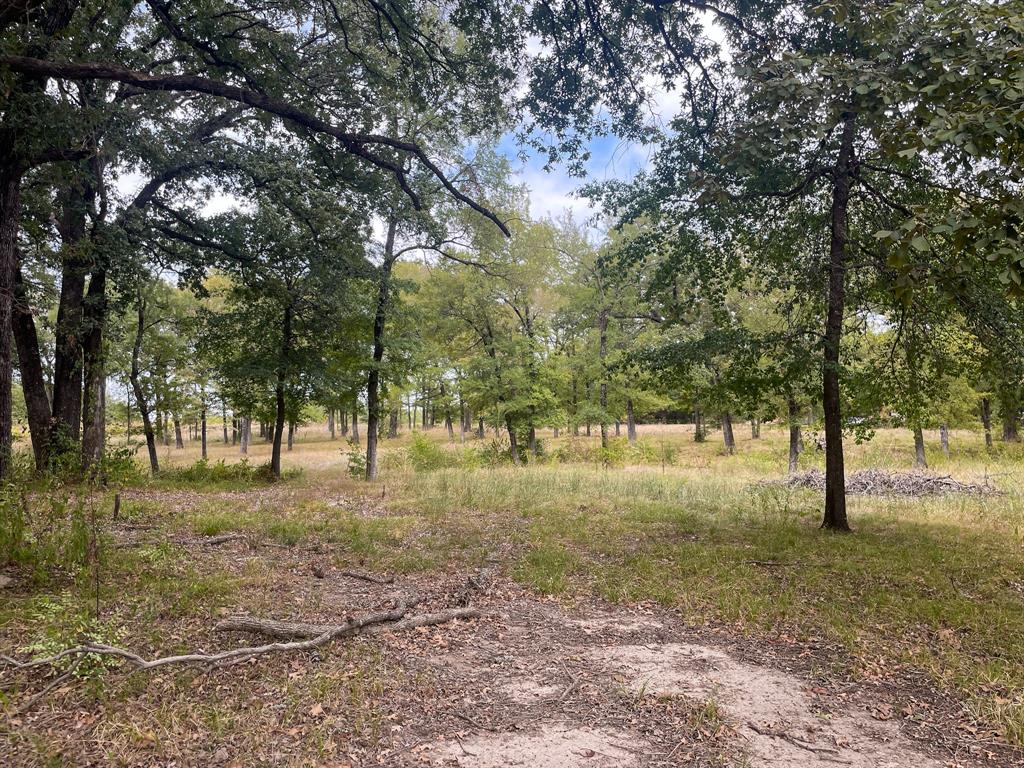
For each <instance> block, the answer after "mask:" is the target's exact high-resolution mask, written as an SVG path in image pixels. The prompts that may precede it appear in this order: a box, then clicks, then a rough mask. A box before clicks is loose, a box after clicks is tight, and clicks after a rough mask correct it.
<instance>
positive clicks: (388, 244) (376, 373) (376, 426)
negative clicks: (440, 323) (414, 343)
mask: <svg viewBox="0 0 1024 768" xmlns="http://www.w3.org/2000/svg"><path fill="white" fill-rule="evenodd" d="M397 232H398V218H397V217H396V216H395V215H394V214H392V216H391V218H390V219H389V220H388V232H387V236H386V237H385V240H384V260H383V261H382V262H381V266H380V283H379V285H378V286H377V311H376V312H375V313H374V316H373V362H372V363H371V364H370V375H369V376H368V377H367V381H366V479H367V480H375V479H376V478H377V435H378V433H379V431H380V393H379V391H378V390H379V388H380V368H381V363H382V361H383V360H384V329H385V327H386V323H387V317H388V308H389V304H390V301H391V299H390V297H391V270H392V267H394V264H395V235H396V234H397Z"/></svg>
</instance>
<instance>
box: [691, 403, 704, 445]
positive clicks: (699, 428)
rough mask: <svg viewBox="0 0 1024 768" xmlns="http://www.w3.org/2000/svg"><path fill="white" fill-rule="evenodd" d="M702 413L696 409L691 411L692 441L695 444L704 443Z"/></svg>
mask: <svg viewBox="0 0 1024 768" xmlns="http://www.w3.org/2000/svg"><path fill="white" fill-rule="evenodd" d="M704 437H705V435H704V413H703V412H702V411H701V410H700V409H699V408H696V409H694V411H693V441H694V442H695V443H702V442H704Z"/></svg>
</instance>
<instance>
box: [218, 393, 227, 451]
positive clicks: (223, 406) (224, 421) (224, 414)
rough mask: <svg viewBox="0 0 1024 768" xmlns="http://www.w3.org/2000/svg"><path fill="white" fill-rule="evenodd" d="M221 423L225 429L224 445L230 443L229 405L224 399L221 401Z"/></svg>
mask: <svg viewBox="0 0 1024 768" xmlns="http://www.w3.org/2000/svg"><path fill="white" fill-rule="evenodd" d="M220 425H221V428H222V429H223V430H224V445H227V444H228V406H227V404H226V403H225V402H224V400H223V399H221V401H220Z"/></svg>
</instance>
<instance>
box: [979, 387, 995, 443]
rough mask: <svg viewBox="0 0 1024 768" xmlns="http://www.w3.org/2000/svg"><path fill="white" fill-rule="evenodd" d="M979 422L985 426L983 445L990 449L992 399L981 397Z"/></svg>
mask: <svg viewBox="0 0 1024 768" xmlns="http://www.w3.org/2000/svg"><path fill="white" fill-rule="evenodd" d="M981 423H982V426H984V427H985V447H986V448H988V449H989V450H992V401H991V400H989V399H988V398H987V397H983V398H981Z"/></svg>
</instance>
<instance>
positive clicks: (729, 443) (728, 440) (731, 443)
mask: <svg viewBox="0 0 1024 768" xmlns="http://www.w3.org/2000/svg"><path fill="white" fill-rule="evenodd" d="M722 439H723V440H724V441H725V452H726V453H728V454H729V455H730V456H732V455H733V454H734V453H736V437H735V435H733V433H732V414H731V413H729V412H728V411H726V412H725V413H723V414H722Z"/></svg>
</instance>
